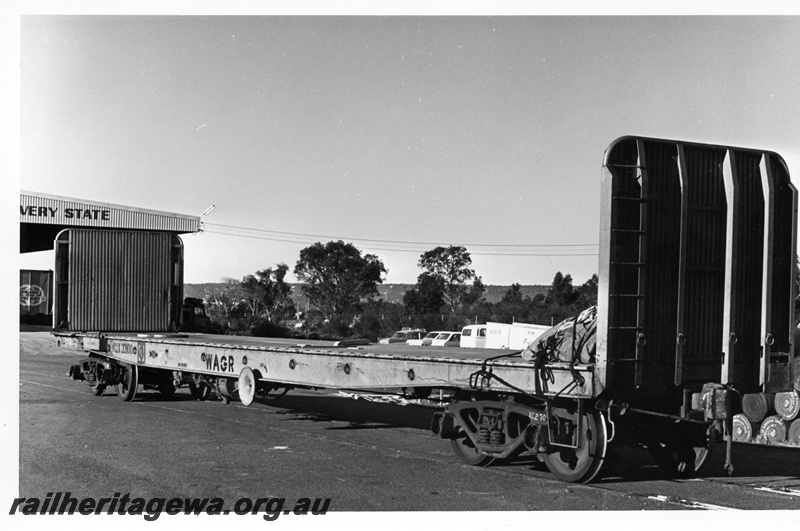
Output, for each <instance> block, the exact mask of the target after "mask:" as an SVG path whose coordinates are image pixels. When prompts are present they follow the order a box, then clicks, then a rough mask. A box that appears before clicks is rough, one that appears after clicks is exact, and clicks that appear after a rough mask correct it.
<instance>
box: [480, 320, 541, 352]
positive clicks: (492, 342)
mask: <svg viewBox="0 0 800 531" xmlns="http://www.w3.org/2000/svg"><path fill="white" fill-rule="evenodd" d="M549 329H550V327H549V326H546V325H537V324H528V323H511V324H508V323H493V322H487V323H486V342H485V344H484V346H485V347H486V348H495V349H510V350H522V349H524V348H525V347H527V346H528V345H530V344H531V343H533V342H534V341H535V340H536V338H538V337H539V336H541V335H542V334H544V333H545V332H547V331H548V330H549Z"/></svg>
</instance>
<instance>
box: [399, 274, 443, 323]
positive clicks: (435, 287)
mask: <svg viewBox="0 0 800 531" xmlns="http://www.w3.org/2000/svg"><path fill="white" fill-rule="evenodd" d="M403 304H404V305H405V306H406V308H407V310H408V313H409V314H412V315H425V314H434V313H439V312H441V310H442V307H443V306H444V305H445V302H444V282H443V281H442V279H441V278H439V277H437V276H433V275H431V274H429V273H422V274H421V275H420V276H418V277H417V285H416V286H415V287H414V288H411V289H410V290H408V291H406V293H405V295H403Z"/></svg>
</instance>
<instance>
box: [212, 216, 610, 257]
mask: <svg viewBox="0 0 800 531" xmlns="http://www.w3.org/2000/svg"><path fill="white" fill-rule="evenodd" d="M207 225H213V226H216V227H224V228H232V229H239V230H250V231H255V232H263V233H268V234H283V235H289V236H297V237H301V238H312V239H314V238H326V239H327V238H331V239H336V240H354V241H365V242H378V243H386V244H392V243H395V244H399V245H425V246H431V245H434V246H435V245H438V244H436V243H431V242H411V241H398V240H375V239H363V240H359V239H357V238H343V237H336V236H321V235H313V234H301V233H290V232H280V231H268V230H262V229H250V228H247V227H234V226H230V225H218V224H211V223H208V224H207ZM205 232H208V233H210V234H220V235H223V236H235V237H238V238H250V239H256V240H265V241H275V242H282V243H295V244H303V245H307V244H311V243H314V242H311V241H303V240H298V239H287V238H276V237H272V236H267V235H258V234H240V233H236V232H221V231H215V230H206V231H205ZM462 245H464V246H470V247H511V248H519V250H518V251H516V252H497V251H496V252H481V251H480V250H478V251H474V252H473V251H470V254H471V255H474V256H523V257H524V256H540V257H547V256H597V255H598V252H597V251H595V250H592V249H583V248H582V247H592V246H594V247H596V246H597V244H553V245H546V244H532V245H502V244H462ZM367 247H368V249H373V250H378V251H393V252H406V253H419V252H420V250H419V249H402V248H398V247H386V246H378V245H370V246H367ZM525 248H528V249H525ZM553 248H555V249H553Z"/></svg>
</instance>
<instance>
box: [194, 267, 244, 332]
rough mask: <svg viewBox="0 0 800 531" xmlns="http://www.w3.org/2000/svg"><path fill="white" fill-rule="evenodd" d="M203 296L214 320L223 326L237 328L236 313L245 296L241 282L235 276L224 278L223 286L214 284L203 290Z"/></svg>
mask: <svg viewBox="0 0 800 531" xmlns="http://www.w3.org/2000/svg"><path fill="white" fill-rule="evenodd" d="M203 298H204V299H205V302H206V304H207V307H208V308H207V309H208V314H209V317H210V318H211V320H212V321H216V322H218V323H221V325H220V326H223V327H233V328H236V327H237V326H236V323H233V322H232V321H233V320H235V316H234V314H235V313H236V312H235V310H236V308H237V307H238V306H239V305H240V304H241V302H242V299H243V298H244V291H243V290H242V286H241V283H240V282H239V281H238V280H236V279H235V278H229V277H226V278H223V279H222V285H221V286H212V287H210V288H206V289H205V290H203Z"/></svg>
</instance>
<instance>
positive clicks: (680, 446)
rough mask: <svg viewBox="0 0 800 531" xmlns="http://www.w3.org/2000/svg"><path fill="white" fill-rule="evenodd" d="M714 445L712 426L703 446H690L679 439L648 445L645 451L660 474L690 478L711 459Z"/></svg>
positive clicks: (714, 432) (707, 432)
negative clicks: (648, 453)
mask: <svg viewBox="0 0 800 531" xmlns="http://www.w3.org/2000/svg"><path fill="white" fill-rule="evenodd" d="M715 443H716V430H715V428H714V426H713V425H711V426H709V428H708V430H707V431H706V443H705V445H704V446H692V444H691V443H690V442H687V441H682V440H681V439H680V438H678V439H676V440H672V441H668V442H663V441H655V442H651V443H648V445H647V450H648V451H649V452H650V455H651V456H652V457H653V460H654V461H655V462H656V465H658V468H660V469H661V471H662V472H664V473H665V474H667V475H668V476H670V477H677V478H691V477H694V476H695V474H697V472H699V471H700V469H702V468H703V467H704V466H705V465H706V463H708V461H709V460H710V459H711V454H712V453H713V452H714V445H715Z"/></svg>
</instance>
